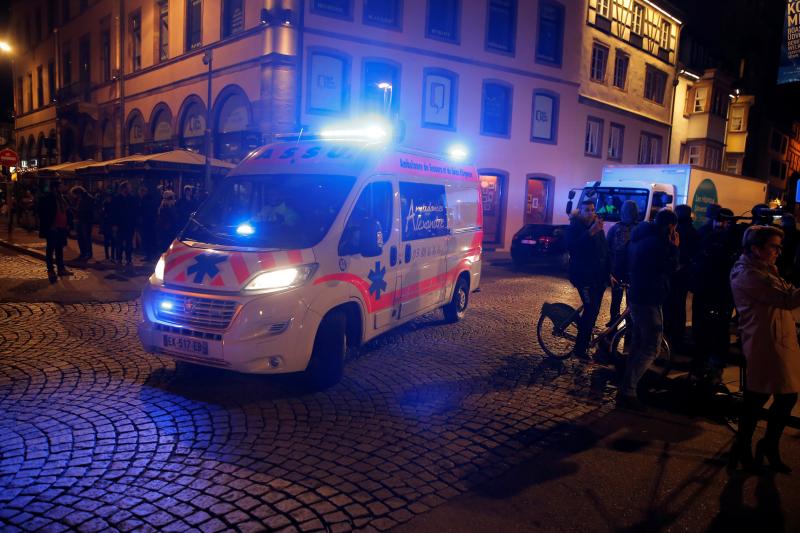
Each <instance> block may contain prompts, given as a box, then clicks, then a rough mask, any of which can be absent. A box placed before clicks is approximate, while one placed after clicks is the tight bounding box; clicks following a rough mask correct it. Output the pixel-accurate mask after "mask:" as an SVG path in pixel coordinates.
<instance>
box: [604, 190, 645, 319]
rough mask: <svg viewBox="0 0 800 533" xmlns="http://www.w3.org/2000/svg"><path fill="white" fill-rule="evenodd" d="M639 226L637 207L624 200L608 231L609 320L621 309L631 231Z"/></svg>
mask: <svg viewBox="0 0 800 533" xmlns="http://www.w3.org/2000/svg"><path fill="white" fill-rule="evenodd" d="M638 224H639V206H638V205H636V202H634V201H633V200H625V202H624V203H623V204H622V209H621V210H620V221H619V222H617V223H616V224H614V225H613V226H611V229H610V230H608V236H607V237H606V239H607V240H608V248H609V250H610V252H611V275H612V276H613V277H614V283H612V285H611V320H614V319H615V318H617V317H618V316H619V314H620V308H621V307H622V295H623V294H624V292H625V290H624V289H623V287H622V284H623V283H628V282H629V281H630V280H629V272H628V247H629V244H630V241H631V235H632V234H633V230H634V229H636V226H637V225H638Z"/></svg>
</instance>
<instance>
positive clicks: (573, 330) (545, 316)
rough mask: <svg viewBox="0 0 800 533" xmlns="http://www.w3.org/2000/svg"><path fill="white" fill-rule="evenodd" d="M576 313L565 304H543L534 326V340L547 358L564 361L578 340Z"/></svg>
mask: <svg viewBox="0 0 800 533" xmlns="http://www.w3.org/2000/svg"><path fill="white" fill-rule="evenodd" d="M578 316H579V315H578V313H577V311H576V310H575V309H574V308H572V307H570V306H569V305H567V304H561V303H556V304H548V303H546V304H544V305H543V306H542V312H541V314H540V315H539V322H538V323H537V324H536V338H537V339H538V340H539V346H541V347H542V350H544V353H545V354H547V356H548V357H553V358H555V359H565V358H567V357H569V356H570V354H571V353H572V351H573V350H574V349H575V341H576V340H577V339H578Z"/></svg>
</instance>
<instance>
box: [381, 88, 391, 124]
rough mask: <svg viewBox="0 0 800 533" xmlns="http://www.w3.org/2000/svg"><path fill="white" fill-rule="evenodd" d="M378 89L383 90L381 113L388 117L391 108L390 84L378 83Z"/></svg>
mask: <svg viewBox="0 0 800 533" xmlns="http://www.w3.org/2000/svg"><path fill="white" fill-rule="evenodd" d="M378 89H383V112H384V113H385V114H386V116H387V117H388V116H389V109H390V108H391V107H392V84H391V83H387V82H385V81H382V82H380V83H378Z"/></svg>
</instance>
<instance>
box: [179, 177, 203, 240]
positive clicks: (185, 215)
mask: <svg viewBox="0 0 800 533" xmlns="http://www.w3.org/2000/svg"><path fill="white" fill-rule="evenodd" d="M197 207H198V205H197V199H195V197H194V187H192V186H191V185H184V186H183V196H181V198H180V199H179V200H178V203H177V204H176V205H175V210H176V215H177V229H176V231H177V230H180V229H181V228H183V227H184V226H185V225H186V223H187V222H189V217H191V216H192V213H194V212H195V211H197Z"/></svg>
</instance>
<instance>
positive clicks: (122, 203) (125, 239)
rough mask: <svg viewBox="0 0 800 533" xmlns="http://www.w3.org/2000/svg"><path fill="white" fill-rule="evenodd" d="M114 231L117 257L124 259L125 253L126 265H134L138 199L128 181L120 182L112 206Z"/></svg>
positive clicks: (128, 267)
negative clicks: (134, 236)
mask: <svg viewBox="0 0 800 533" xmlns="http://www.w3.org/2000/svg"><path fill="white" fill-rule="evenodd" d="M111 210H112V214H113V224H114V231H115V234H116V236H117V237H116V241H117V242H116V253H115V256H116V257H115V258H116V259H117V260H118V261H120V262H121V261H122V255H123V253H124V255H125V267H126V268H127V269H128V270H130V269H131V268H132V267H133V233H134V230H135V226H136V199H135V198H134V197H133V196H132V195H131V186H130V184H129V183H128V182H127V181H123V182H122V183H120V184H119V192H118V194H117V196H115V197H114V200H113V202H112V206H111Z"/></svg>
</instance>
